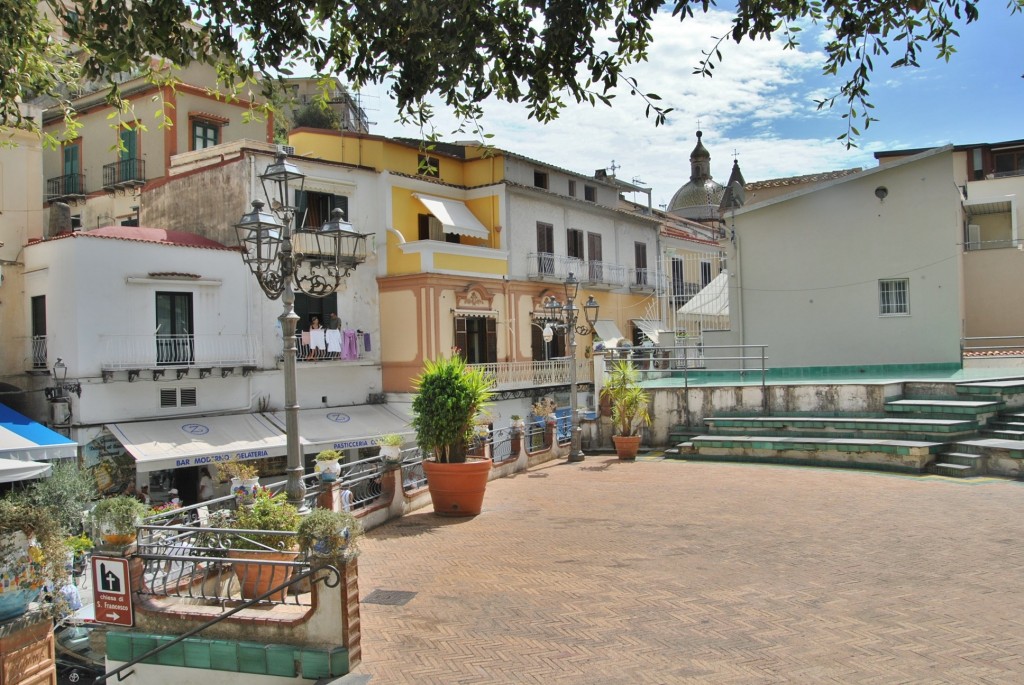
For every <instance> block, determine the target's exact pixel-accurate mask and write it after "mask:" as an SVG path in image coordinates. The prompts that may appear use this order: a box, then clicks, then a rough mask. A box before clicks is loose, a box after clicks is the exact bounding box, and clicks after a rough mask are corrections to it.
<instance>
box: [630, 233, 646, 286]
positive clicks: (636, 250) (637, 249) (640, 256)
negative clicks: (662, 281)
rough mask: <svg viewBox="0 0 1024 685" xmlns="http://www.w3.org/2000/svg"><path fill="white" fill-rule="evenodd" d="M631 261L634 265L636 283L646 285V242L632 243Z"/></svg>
mask: <svg viewBox="0 0 1024 685" xmlns="http://www.w3.org/2000/svg"><path fill="white" fill-rule="evenodd" d="M633 263H634V264H635V265H636V284H637V285H647V283H648V281H647V243H633Z"/></svg>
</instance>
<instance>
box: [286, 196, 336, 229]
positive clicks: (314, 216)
mask: <svg viewBox="0 0 1024 685" xmlns="http://www.w3.org/2000/svg"><path fill="white" fill-rule="evenodd" d="M295 207H296V209H297V211H298V213H299V216H300V217H304V218H302V219H300V221H302V226H303V227H304V228H320V227H321V226H323V225H324V224H325V223H327V222H328V221H330V219H331V210H333V209H340V210H341V211H342V212H344V213H345V219H346V220H348V197H346V196H344V195H331V194H330V193H317V192H313V191H311V190H303V191H298V190H296V191H295Z"/></svg>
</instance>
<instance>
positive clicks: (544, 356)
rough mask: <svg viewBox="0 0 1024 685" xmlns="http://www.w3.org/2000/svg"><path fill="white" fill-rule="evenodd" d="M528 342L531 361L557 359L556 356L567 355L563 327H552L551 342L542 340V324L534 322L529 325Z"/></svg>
mask: <svg viewBox="0 0 1024 685" xmlns="http://www.w3.org/2000/svg"><path fill="white" fill-rule="evenodd" d="M530 330H531V333H530V344H531V345H532V351H533V361H535V362H546V361H548V360H549V359H557V358H558V357H565V356H567V355H568V352H567V351H566V350H567V348H568V345H567V344H566V340H565V339H566V333H565V329H564V328H561V327H559V328H554V329H552V331H551V332H552V333H554V336H553V337H552V338H551V342H544V326H543V325H542V324H540V323H535V324H534V325H532V326H530Z"/></svg>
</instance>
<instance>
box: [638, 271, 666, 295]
mask: <svg viewBox="0 0 1024 685" xmlns="http://www.w3.org/2000/svg"><path fill="white" fill-rule="evenodd" d="M629 289H630V290H631V291H633V292H640V293H658V294H661V293H663V292H665V275H664V274H660V273H658V272H657V271H655V270H654V269H630V270H629Z"/></svg>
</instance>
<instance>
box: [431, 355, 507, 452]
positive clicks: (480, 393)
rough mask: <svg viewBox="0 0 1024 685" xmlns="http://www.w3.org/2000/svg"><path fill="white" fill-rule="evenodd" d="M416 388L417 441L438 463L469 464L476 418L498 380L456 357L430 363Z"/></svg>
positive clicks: (485, 404)
mask: <svg viewBox="0 0 1024 685" xmlns="http://www.w3.org/2000/svg"><path fill="white" fill-rule="evenodd" d="M415 387H416V397H415V398H414V399H413V401H412V411H413V419H412V426H413V428H414V429H415V430H416V442H417V443H418V444H419V446H420V447H421V448H423V449H424V450H426V451H428V452H430V453H431V454H433V456H434V459H436V460H437V461H438V462H443V463H457V462H463V461H465V460H466V444H467V442H468V441H469V440H470V439H471V438H472V431H473V424H474V419H475V417H476V415H477V413H478V412H480V411H481V410H482V409H484V408H485V407H486V406H488V404H489V400H490V398H491V395H492V390H493V388H494V379H493V378H492V377H491V376H489V375H487V374H486V373H484V372H483V371H482V370H481V369H479V368H471V367H469V366H467V365H466V361H465V359H463V358H462V357H461V356H459V355H456V356H453V357H451V358H449V359H439V360H436V361H427V363H426V364H425V365H424V368H423V373H421V374H420V375H419V377H418V378H417V379H416V381H415Z"/></svg>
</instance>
